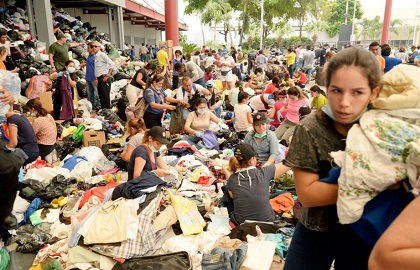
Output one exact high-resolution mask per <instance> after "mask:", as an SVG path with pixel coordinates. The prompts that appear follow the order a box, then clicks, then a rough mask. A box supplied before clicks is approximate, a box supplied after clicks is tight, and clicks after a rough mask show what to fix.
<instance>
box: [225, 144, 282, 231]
mask: <svg viewBox="0 0 420 270" xmlns="http://www.w3.org/2000/svg"><path fill="white" fill-rule="evenodd" d="M256 164H257V153H256V152H255V150H254V148H252V146H251V145H249V144H240V145H238V146H237V147H236V148H235V151H234V156H233V157H232V158H231V159H230V160H229V171H228V170H227V169H226V167H223V168H222V172H223V173H224V174H225V175H226V177H227V178H228V180H227V185H226V187H227V190H228V194H229V197H230V198H232V199H233V205H234V209H233V211H232V212H231V213H230V214H229V216H230V220H231V221H232V222H233V223H234V224H235V225H240V224H241V223H243V222H244V221H245V220H253V221H265V222H273V221H274V219H275V215H274V211H273V209H272V207H271V205H270V201H269V199H270V198H269V195H270V194H269V193H268V189H269V186H270V181H271V180H273V179H275V178H277V177H279V176H281V175H282V174H284V173H285V172H287V171H288V170H289V167H286V166H284V165H283V163H278V164H275V165H274V164H272V165H269V166H267V167H264V168H260V169H257V168H256V167H255V166H256Z"/></svg>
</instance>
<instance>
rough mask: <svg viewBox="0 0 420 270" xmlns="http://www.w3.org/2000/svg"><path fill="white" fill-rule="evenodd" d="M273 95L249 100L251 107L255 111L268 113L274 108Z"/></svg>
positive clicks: (257, 96)
mask: <svg viewBox="0 0 420 270" xmlns="http://www.w3.org/2000/svg"><path fill="white" fill-rule="evenodd" d="M274 103H275V101H274V96H273V94H261V95H255V96H253V97H252V98H251V99H250V100H249V106H251V108H252V110H254V111H262V112H267V111H268V110H269V109H270V108H271V107H273V106H274Z"/></svg>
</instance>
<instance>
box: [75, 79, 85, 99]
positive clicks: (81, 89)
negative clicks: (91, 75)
mask: <svg viewBox="0 0 420 270" xmlns="http://www.w3.org/2000/svg"><path fill="white" fill-rule="evenodd" d="M76 88H77V94H78V95H79V97H80V98H86V97H87V96H88V92H87V84H86V81H85V80H79V81H78V82H77V83H76Z"/></svg>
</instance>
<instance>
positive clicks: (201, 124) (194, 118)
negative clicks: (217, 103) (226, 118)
mask: <svg viewBox="0 0 420 270" xmlns="http://www.w3.org/2000/svg"><path fill="white" fill-rule="evenodd" d="M211 122H214V123H217V124H218V125H219V127H221V126H222V125H223V124H224V122H223V120H221V119H219V118H217V116H216V115H214V113H212V112H211V111H210V110H209V109H208V108H207V100H206V99H205V98H202V97H200V98H198V99H197V107H196V110H195V111H192V112H190V113H189V114H188V117H187V120H186V121H185V125H184V130H185V132H187V133H188V134H190V135H189V136H185V137H184V138H183V140H185V141H187V142H188V143H189V144H191V145H194V146H196V147H197V148H198V149H200V148H201V146H199V145H198V142H200V141H201V138H202V137H203V134H204V132H205V131H206V130H208V129H209V128H210V124H211Z"/></svg>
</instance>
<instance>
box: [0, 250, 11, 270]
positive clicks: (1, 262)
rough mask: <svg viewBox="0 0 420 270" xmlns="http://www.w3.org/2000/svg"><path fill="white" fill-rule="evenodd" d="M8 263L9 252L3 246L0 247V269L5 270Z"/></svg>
mask: <svg viewBox="0 0 420 270" xmlns="http://www.w3.org/2000/svg"><path fill="white" fill-rule="evenodd" d="M9 263H10V255H9V252H7V250H6V249H5V248H2V249H0V270H6V269H7V266H8V265H9Z"/></svg>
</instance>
